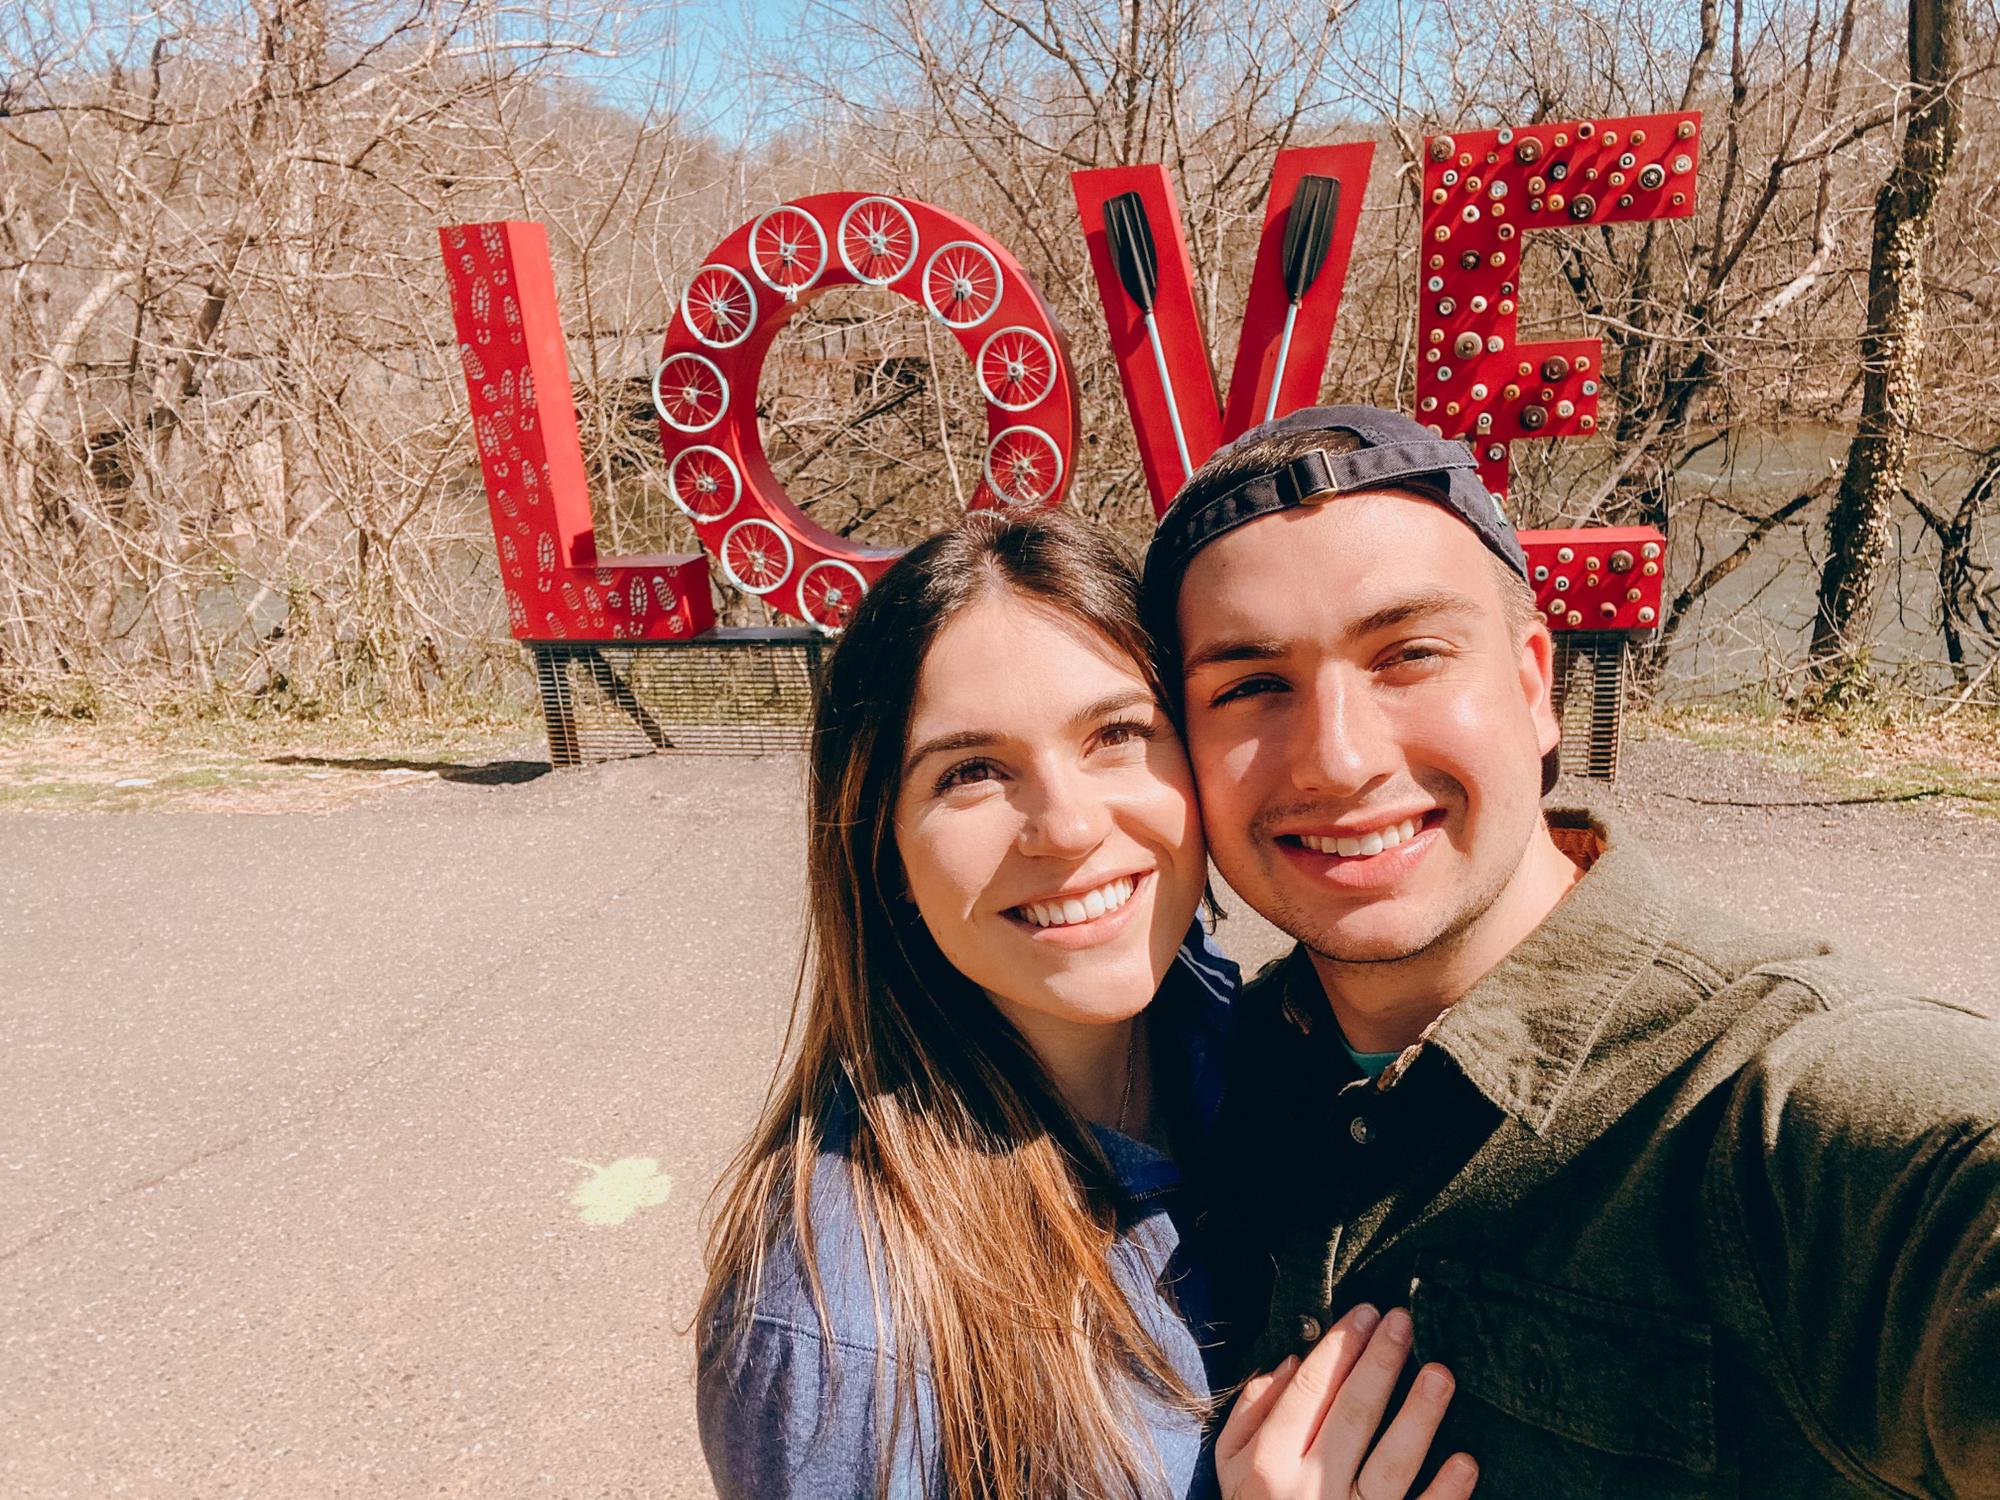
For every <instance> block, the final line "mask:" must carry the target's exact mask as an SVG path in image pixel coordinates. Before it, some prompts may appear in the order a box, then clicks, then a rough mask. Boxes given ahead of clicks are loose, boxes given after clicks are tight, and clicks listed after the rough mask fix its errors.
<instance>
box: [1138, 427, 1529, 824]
mask: <svg viewBox="0 0 2000 1500" xmlns="http://www.w3.org/2000/svg"><path fill="white" fill-rule="evenodd" d="M1312 432H1344V433H1349V434H1351V435H1352V436H1353V437H1354V439H1355V440H1356V444H1357V446H1355V447H1352V448H1349V449H1346V450H1345V451H1342V452H1337V453H1329V452H1326V451H1324V450H1322V449H1318V448H1312V449H1308V450H1306V451H1305V452H1304V453H1302V454H1300V455H1299V456H1298V457H1296V458H1293V459H1291V460H1289V461H1288V462H1285V463H1281V464H1279V465H1277V466H1276V467H1275V468H1272V469H1268V470H1265V471H1263V472H1261V473H1253V474H1246V475H1244V476H1243V477H1242V478H1241V479H1240V480H1239V482H1238V483H1236V484H1235V485H1233V486H1232V487H1230V488H1229V489H1226V490H1223V491H1221V492H1220V493H1216V492H1215V490H1214V487H1213V486H1210V485H1196V484H1189V485H1188V486H1186V487H1185V488H1183V489H1182V491H1181V493H1180V495H1179V496H1178V497H1177V498H1176V499H1175V500H1174V503H1173V504H1172V505H1171V506H1169V507H1168V508H1167V513H1166V515H1164V516H1163V517H1161V518H1160V525H1159V529H1158V530H1157V531H1155V532H1154V533H1153V540H1152V543H1151V545H1150V546H1148V547H1147V549H1146V567H1145V575H1144V584H1143V587H1142V593H1141V598H1142V600H1143V605H1144V610H1145V615H1146V618H1147V620H1148V622H1149V623H1151V624H1152V625H1153V628H1154V633H1155V636H1156V638H1158V639H1160V640H1161V643H1162V644H1163V645H1165V644H1170V643H1171V640H1172V638H1173V635H1174V633H1175V627H1174V617H1175V613H1176V610H1177V607H1178V605H1179V600H1180V589H1181V578H1182V576H1183V575H1184V574H1186V572H1187V568H1188V564H1189V563H1190V562H1191V561H1193V559H1194V555H1195V554H1196V553H1197V552H1199V551H1201V549H1202V548H1203V547H1206V546H1207V545H1208V544H1209V543H1210V542H1212V541H1214V540H1215V539H1216V538H1217V537H1219V536H1221V535H1222V534H1223V533H1224V532H1228V531H1234V530H1235V529H1236V528H1237V527H1238V526H1242V525H1246V524H1247V523H1249V522H1251V521H1254V520H1256V519H1258V518H1259V517H1260V516H1268V515H1273V514H1275V513H1276V512H1278V511H1282V510H1295V509H1297V508H1299V507H1300V506H1307V505H1321V504H1324V503H1325V502H1327V501H1329V500H1332V499H1335V498H1336V497H1337V496H1340V495H1344V494H1349V493H1352V492H1354V491H1357V490H1383V489H1393V490H1407V491H1409V492H1410V493H1412V494H1415V495H1421V496H1422V497H1423V498H1425V499H1426V500H1432V501H1435V502H1436V503H1437V504H1439V505H1442V506H1443V507H1444V508H1445V509H1446V510H1448V511H1450V512H1451V513H1452V514H1453V515H1455V516H1457V517H1458V518H1459V520H1461V521H1463V522H1465V524H1466V525H1467V526H1470V527H1471V528H1472V530H1473V533H1474V534H1475V535H1476V536H1478V538H1479V540H1480V541H1482V542H1484V543H1485V544H1486V546H1487V547H1488V548H1489V549H1490V550H1491V551H1492V552H1493V553H1494V555H1495V556H1497V557H1498V558H1499V559H1500V560H1501V561H1502V562H1504V563H1506V564H1507V566H1508V567H1510V568H1512V569H1513V570H1514V571H1515V572H1516V573H1518V574H1519V575H1520V576H1521V580H1522V581H1523V582H1524V583H1525V582H1526V581H1527V579H1528V559H1527V557H1526V555H1525V554H1524V553H1523V552H1522V551H1521V541H1520V538H1518V537H1517V536H1515V535H1514V528H1513V526H1512V524H1511V523H1509V521H1508V520H1507V517H1506V516H1505V515H1504V514H1503V513H1502V512H1501V509H1500V502H1499V501H1497V500H1495V499H1494V498H1493V496H1492V495H1491V494H1490V493H1489V492H1488V491H1487V488H1486V486H1485V485H1483V484H1481V483H1480V482H1479V473H1478V460H1476V459H1475V458H1474V457H1473V456H1472V450H1471V449H1470V448H1468V447H1466V446H1465V444H1463V443H1459V442H1453V441H1451V440H1450V439H1447V438H1441V437H1438V436H1437V435H1435V434H1434V433H1433V432H1432V431H1431V430H1430V429H1429V428H1428V427H1425V426H1422V425H1421V424H1420V423H1417V422H1415V421H1412V420H1411V419H1410V418H1409V417H1406V416H1404V415H1403V414H1402V413H1401V412H1394V411H1384V410H1382V409H1381V408H1380V407H1375V406H1308V407H1305V408H1303V409H1301V410H1299V411H1295V412H1291V413H1289V414H1288V415H1286V416H1282V417H1280V418H1278V419H1277V420H1276V421H1275V422H1265V423H1264V424H1262V425H1261V426H1258V427H1253V428H1251V429H1250V430H1249V431H1248V432H1246V433H1244V434H1243V436H1241V437H1239V438H1238V439H1236V441H1235V442H1233V443H1230V444H1228V445H1227V446H1225V447H1223V448H1220V449H1218V450H1217V451H1216V454H1215V456H1214V457H1212V458H1210V459H1209V463H1210V464H1213V463H1214V462H1215V461H1216V459H1217V458H1220V457H1222V456H1224V455H1226V454H1230V453H1235V452H1238V451H1240V450H1241V449H1244V448H1247V447H1249V446H1250V445H1252V444H1254V443H1259V442H1262V441H1263V440H1265V439H1267V438H1273V437H1279V436H1282V435H1284V434H1287V433H1312ZM1204 467H1206V465H1204ZM1558 755H1559V752H1558V751H1556V750H1551V751H1550V752H1549V754H1548V756H1547V757H1546V758H1545V759H1544V762H1543V774H1542V790H1543V792H1544V793H1545V794H1546V793H1547V792H1548V791H1549V790H1550V789H1551V788H1552V787H1553V786H1554V784H1555V776H1556V768H1557V760H1558Z"/></svg>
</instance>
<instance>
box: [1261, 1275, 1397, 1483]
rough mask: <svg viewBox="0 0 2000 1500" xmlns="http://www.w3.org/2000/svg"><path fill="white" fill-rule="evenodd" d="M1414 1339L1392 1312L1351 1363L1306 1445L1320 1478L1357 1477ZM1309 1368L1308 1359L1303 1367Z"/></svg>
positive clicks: (1394, 1311) (1393, 1310)
mask: <svg viewBox="0 0 2000 1500" xmlns="http://www.w3.org/2000/svg"><path fill="white" fill-rule="evenodd" d="M1415 1337H1416V1331H1415V1328H1414V1326H1413V1325H1412V1324H1411V1322H1410V1315H1409V1314H1408V1313H1407V1312H1405V1311H1404V1310H1403V1309H1402V1308H1400V1307H1398V1308H1392V1309H1391V1310H1390V1312H1389V1315H1388V1316H1387V1317H1386V1318H1384V1319H1383V1320H1382V1323H1381V1326H1380V1327H1379V1328H1377V1329H1376V1330H1375V1336H1374V1337H1373V1338H1371V1339H1370V1340H1369V1341H1368V1347H1367V1348H1366V1349H1364V1350H1363V1351H1362V1352H1361V1357H1360V1358H1359V1359H1357V1360H1355V1361H1354V1364H1353V1370H1352V1373H1351V1374H1349V1375H1348V1377H1347V1378H1346V1379H1345V1380H1344V1381H1342V1382H1341V1384H1340V1389H1339V1390H1338V1392H1336V1393H1335V1395H1334V1398H1333V1401H1332V1404H1331V1405H1329V1406H1328V1407H1327V1409H1326V1419H1325V1421H1324V1422H1323V1423H1322V1424H1321V1426H1320V1429H1319V1434H1318V1436H1317V1437H1315V1438H1313V1439H1312V1440H1311V1445H1310V1446H1311V1449H1312V1462H1313V1463H1314V1464H1315V1465H1316V1466H1323V1470H1322V1471H1323V1472H1325V1473H1328V1474H1334V1475H1339V1476H1341V1477H1343V1478H1344V1477H1345V1476H1347V1475H1351V1474H1355V1473H1358V1472H1359V1471H1360V1468H1361V1463H1362V1460H1363V1459H1365V1458H1366V1457H1367V1456H1368V1449H1369V1446H1370V1445H1371V1444H1372V1443H1373V1442H1374V1441H1375V1433H1376V1431H1377V1430H1378V1429H1379V1428H1380V1427H1381V1425H1382V1414H1383V1413H1384V1412H1385V1411H1387V1410H1388V1409H1389V1399H1390V1397H1392V1396H1393V1395H1395V1392H1396V1381H1397V1378H1398V1377H1399V1376H1400V1375H1401V1374H1402V1372H1403V1361H1404V1360H1406V1359H1408V1358H1409V1355H1410V1344H1411V1343H1412V1341H1413V1340H1414V1339H1415ZM1310 1363H1311V1360H1310V1359H1308V1360H1307V1364H1310ZM1301 1375H1303V1368H1302V1369H1301ZM1296 1384H1297V1382H1296V1381H1295V1382H1294V1385H1296ZM1426 1441H1427V1442H1428V1437H1427V1438H1426ZM1407 1482H1408V1481H1405V1484H1406V1485H1407ZM1397 1493H1398V1494H1399V1495H1400V1493H1401V1492H1400V1491H1398V1492H1397Z"/></svg>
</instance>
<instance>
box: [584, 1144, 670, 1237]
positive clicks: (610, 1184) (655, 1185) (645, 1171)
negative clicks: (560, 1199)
mask: <svg viewBox="0 0 2000 1500" xmlns="http://www.w3.org/2000/svg"><path fill="white" fill-rule="evenodd" d="M564 1159H565V1160H566V1161H568V1162H569V1164H570V1165H571V1166H573V1167H584V1168H587V1169H588V1170H589V1171H590V1172H591V1173H592V1174H593V1175H592V1176H590V1177H588V1178H586V1179H585V1180H584V1181H582V1182H580V1183H578V1184H577V1186H576V1191H575V1192H573V1193H571V1194H570V1195H569V1201H570V1206H571V1207H573V1208H574V1209H575V1210H576V1211H577V1214H578V1216H579V1217H580V1218H582V1220H583V1222H584V1223H586V1224H623V1223H624V1222H625V1221H626V1220H627V1219H629V1218H631V1217H632V1215H634V1214H636V1213H637V1212H638V1211H639V1210H640V1209H642V1208H657V1207H658V1206H659V1205H660V1204H662V1203H665V1202H666V1201H667V1194H668V1193H669V1192H670V1191H672V1189H673V1185H674V1183H673V1179H672V1178H671V1177H662V1176H660V1163H659V1159H658V1158H657V1157H652V1156H626V1157H621V1158H620V1159H619V1160H617V1161H614V1162H612V1163H611V1165H609V1166H608V1167H600V1166H598V1165H597V1163H596V1162H589V1161H578V1160H577V1159H576V1158H575V1157H573V1156H571V1157H566V1158H564Z"/></svg>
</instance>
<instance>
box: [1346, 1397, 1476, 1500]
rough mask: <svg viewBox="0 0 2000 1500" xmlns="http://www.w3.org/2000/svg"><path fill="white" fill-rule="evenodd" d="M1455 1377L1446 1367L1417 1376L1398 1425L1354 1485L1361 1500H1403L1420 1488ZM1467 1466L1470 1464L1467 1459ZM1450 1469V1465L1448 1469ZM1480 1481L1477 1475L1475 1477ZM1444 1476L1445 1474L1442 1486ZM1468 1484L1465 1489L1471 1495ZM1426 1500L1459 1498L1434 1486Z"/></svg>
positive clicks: (1378, 1445)
mask: <svg viewBox="0 0 2000 1500" xmlns="http://www.w3.org/2000/svg"><path fill="white" fill-rule="evenodd" d="M1451 1393H1452V1378H1451V1372H1450V1371H1449V1370H1447V1369H1445V1367H1444V1366H1443V1365H1425V1366H1424V1367H1423V1369H1422V1370H1420V1371H1418V1373H1417V1379H1416V1383H1415V1384H1414V1385H1412V1386H1411V1387H1410V1394H1409V1395H1407V1396H1405V1397H1404V1398H1403V1405H1402V1409H1401V1410H1400V1411H1398V1412H1397V1413H1396V1420H1395V1421H1393V1422H1391V1423H1390V1424H1389V1430H1388V1431H1387V1432H1385V1433H1383V1434H1382V1437H1381V1440H1380V1441H1379V1442H1377V1443H1376V1444H1375V1448H1374V1451H1373V1452H1371V1453H1370V1454H1369V1455H1368V1461H1367V1463H1365V1464H1364V1465H1362V1468H1361V1473H1360V1476H1359V1477H1358V1478H1356V1480H1355V1481H1354V1493H1355V1494H1356V1495H1358V1496H1360V1497H1361V1500H1403V1496H1405V1495H1407V1494H1408V1493H1409V1491H1410V1486H1411V1485H1413V1484H1415V1483H1416V1480H1417V1473H1418V1471H1419V1470H1420V1469H1422V1468H1423V1466H1424V1456H1425V1455H1426V1454H1427V1453H1429V1452H1430V1447H1431V1439H1433V1438H1434V1437H1436V1436H1437V1430H1438V1425H1439V1424H1440V1423H1441V1422H1443V1421H1444V1410H1445V1407H1446V1406H1448V1405H1450V1403H1451ZM1466 1462H1467V1464H1468V1465H1470V1464H1471V1460H1470V1459H1468V1460H1467V1461H1466ZM1445 1468H1446V1470H1448V1469H1450V1468H1451V1465H1450V1464H1447V1465H1446V1466H1445ZM1472 1472H1473V1473H1474V1474H1475V1475H1476V1474H1477V1469H1476V1468H1475V1469H1473V1471H1472ZM1444 1474H1445V1470H1440V1471H1439V1474H1438V1478H1439V1480H1442V1479H1443V1478H1444ZM1471 1487H1472V1486H1471V1483H1470V1481H1469V1480H1468V1482H1467V1484H1466V1486H1465V1488H1466V1490H1467V1491H1468V1492H1469V1491H1470V1490H1471ZM1424 1493H1425V1495H1426V1496H1432V1495H1437V1496H1440V1497H1442V1496H1444V1495H1456V1494H1457V1493H1458V1492H1457V1491H1455V1490H1443V1491H1440V1490H1438V1488H1437V1484H1436V1483H1433V1484H1432V1485H1431V1487H1430V1489H1428V1490H1426V1491H1425V1492H1424Z"/></svg>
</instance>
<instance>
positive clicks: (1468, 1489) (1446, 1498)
mask: <svg viewBox="0 0 2000 1500" xmlns="http://www.w3.org/2000/svg"><path fill="white" fill-rule="evenodd" d="M1477 1483H1479V1465H1478V1464H1476V1463H1474V1462H1473V1461H1472V1455H1471V1454H1470V1453H1454V1454H1452V1456H1451V1457H1450V1458H1448V1459H1446V1460H1445V1461H1444V1467H1443V1468H1441V1469H1439V1470H1438V1474H1437V1478H1435V1479H1433V1480H1432V1481H1431V1482H1430V1483H1429V1484H1427V1485H1425V1486H1424V1492H1423V1493H1422V1494H1421V1495H1419V1496H1417V1500H1465V1497H1466V1496H1467V1495H1469V1494H1471V1493H1472V1487H1473V1486H1474V1485H1475V1484H1477Z"/></svg>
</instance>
